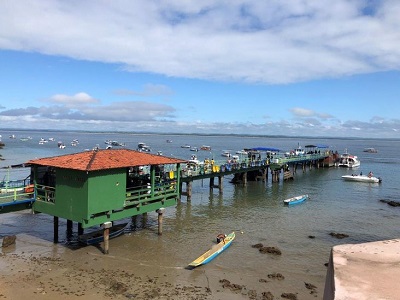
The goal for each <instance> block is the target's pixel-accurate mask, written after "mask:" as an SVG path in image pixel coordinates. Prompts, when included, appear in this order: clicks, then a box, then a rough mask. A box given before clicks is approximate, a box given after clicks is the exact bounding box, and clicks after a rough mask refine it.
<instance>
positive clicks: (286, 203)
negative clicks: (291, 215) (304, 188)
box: [283, 194, 308, 205]
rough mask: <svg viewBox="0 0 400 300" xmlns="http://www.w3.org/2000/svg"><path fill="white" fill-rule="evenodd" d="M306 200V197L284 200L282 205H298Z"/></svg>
mask: <svg viewBox="0 0 400 300" xmlns="http://www.w3.org/2000/svg"><path fill="white" fill-rule="evenodd" d="M307 199H308V195H307V194H305V195H301V196H296V197H292V198H289V199H286V200H283V203H284V204H285V205H293V204H299V203H301V202H304V201H305V200H307Z"/></svg>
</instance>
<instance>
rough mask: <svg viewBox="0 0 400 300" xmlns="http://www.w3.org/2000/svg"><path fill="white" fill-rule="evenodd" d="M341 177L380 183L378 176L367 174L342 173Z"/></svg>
mask: <svg viewBox="0 0 400 300" xmlns="http://www.w3.org/2000/svg"><path fill="white" fill-rule="evenodd" d="M342 178H343V179H344V180H347V181H358V182H368V183H380V182H382V179H381V178H380V177H374V176H367V175H343V176H342Z"/></svg>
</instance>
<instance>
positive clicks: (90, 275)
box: [0, 234, 316, 300]
mask: <svg viewBox="0 0 400 300" xmlns="http://www.w3.org/2000/svg"><path fill="white" fill-rule="evenodd" d="M115 240H117V239H113V240H111V241H110V253H109V254H107V255H105V254H103V253H102V251H101V247H99V248H98V247H94V246H86V247H80V248H77V249H70V248H69V247H66V246H65V245H62V244H53V243H52V242H51V241H47V240H43V239H40V238H36V237H34V236H30V235H25V234H19V235H17V238H16V243H15V244H14V245H11V246H8V247H7V248H3V249H1V250H2V252H1V253H0V300H2V299H29V300H35V299H41V300H47V299H89V300H92V299H93V300H94V299H97V300H99V299H221V300H225V299H272V298H271V295H272V294H271V293H270V292H269V291H268V282H269V281H270V280H265V279H263V280H260V279H259V278H253V279H252V280H251V281H252V282H254V287H252V286H250V285H243V280H242V279H241V278H240V274H226V273H225V272H224V271H223V270H218V271H217V272H215V271H213V270H211V271H210V270H209V269H207V268H204V267H202V268H196V269H194V270H187V269H186V268H184V267H154V265H152V264H149V263H148V262H146V261H143V260H142V259H137V260H135V258H134V257H135V255H134V252H135V251H137V250H133V254H132V255H129V256H128V255H126V252H125V251H124V250H123V249H122V250H121V249H120V248H118V247H114V248H113V242H114V241H115ZM288 296H289V298H287V299H296V298H294V295H292V296H293V298H290V294H289V295H288ZM315 296H316V295H314V296H311V295H309V297H310V298H314V297H315ZM277 298H278V299H280V298H281V295H276V296H275V298H274V299H277ZM314 299H315V298H314Z"/></svg>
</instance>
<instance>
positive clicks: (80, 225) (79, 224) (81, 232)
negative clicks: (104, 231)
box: [78, 223, 83, 235]
mask: <svg viewBox="0 0 400 300" xmlns="http://www.w3.org/2000/svg"><path fill="white" fill-rule="evenodd" d="M81 234H83V228H82V223H78V235H81Z"/></svg>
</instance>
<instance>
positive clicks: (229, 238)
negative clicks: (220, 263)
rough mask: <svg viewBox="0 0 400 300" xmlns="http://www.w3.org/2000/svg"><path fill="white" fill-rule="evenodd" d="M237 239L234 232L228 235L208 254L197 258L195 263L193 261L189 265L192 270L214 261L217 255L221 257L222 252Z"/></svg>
mask: <svg viewBox="0 0 400 300" xmlns="http://www.w3.org/2000/svg"><path fill="white" fill-rule="evenodd" d="M234 239H235V232H232V233H230V234H228V235H227V236H226V237H225V238H224V239H222V240H221V241H220V242H219V243H218V244H216V245H215V246H213V247H211V249H210V250H208V251H207V252H206V253H204V254H203V255H201V256H199V257H198V258H196V259H195V260H194V261H192V262H191V263H190V264H189V267H190V268H195V267H198V266H201V265H205V264H206V263H209V262H210V261H212V260H213V259H214V258H215V257H217V255H219V254H220V253H221V252H223V251H224V250H225V249H227V248H228V247H229V246H230V245H231V244H232V241H233V240H234Z"/></svg>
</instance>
